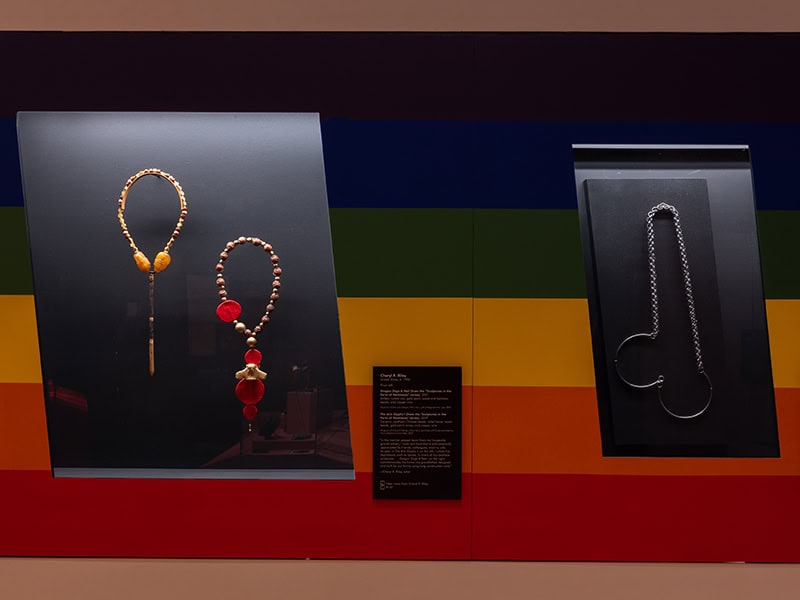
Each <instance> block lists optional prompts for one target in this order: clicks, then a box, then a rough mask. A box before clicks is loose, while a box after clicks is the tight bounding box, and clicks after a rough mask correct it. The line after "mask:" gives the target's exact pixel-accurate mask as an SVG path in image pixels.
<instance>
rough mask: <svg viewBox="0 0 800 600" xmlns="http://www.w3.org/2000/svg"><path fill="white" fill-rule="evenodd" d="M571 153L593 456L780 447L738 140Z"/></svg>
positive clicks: (716, 453)
mask: <svg viewBox="0 0 800 600" xmlns="http://www.w3.org/2000/svg"><path fill="white" fill-rule="evenodd" d="M573 156H574V158H575V184H576V191H577V196H578V214H579V220H580V232H581V239H582V244H583V258H584V270H585V274H586V291H587V298H588V307H589V320H590V324H591V333H592V352H593V358H594V375H595V383H596V389H597V403H598V413H599V417H600V423H599V425H600V434H601V440H602V449H603V455H604V456H675V457H693V456H697V457H705V456H708V457H754V458H756V457H775V456H779V455H780V449H779V444H778V432H777V416H776V412H775V397H774V388H773V384H772V371H771V361H770V355H769V340H768V332H767V323H766V307H765V303H764V292H763V285H762V280H761V263H760V257H759V248H758V234H757V226H756V218H755V210H754V204H755V203H754V198H753V187H752V175H751V167H750V156H749V150H748V148H747V147H743V146H631V145H629V146H598V145H586V146H573ZM670 207H671V208H670ZM673 209H674V210H673ZM676 217H677V218H676ZM656 254H657V255H658V260H656V259H655V256H656ZM647 322H650V328H649V329H650V330H649V331H644V332H642V329H643V324H644V323H647ZM635 332H640V333H635ZM654 334H655V335H654ZM701 342H702V345H701ZM712 380H713V389H712ZM712 392H713V403H712ZM649 399H651V400H652V401H650V400H649Z"/></svg>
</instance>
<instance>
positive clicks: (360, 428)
mask: <svg viewBox="0 0 800 600" xmlns="http://www.w3.org/2000/svg"><path fill="white" fill-rule="evenodd" d="M347 406H348V412H349V414H350V441H351V443H352V444H353V466H354V468H355V470H356V472H357V473H363V472H369V471H372V386H371V385H348V386H347ZM461 406H462V432H463V435H462V438H461V439H462V449H461V471H462V472H464V473H469V472H470V471H471V470H472V387H471V386H468V385H465V386H462V388H461Z"/></svg>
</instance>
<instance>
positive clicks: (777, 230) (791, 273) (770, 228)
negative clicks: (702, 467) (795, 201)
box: [758, 210, 800, 299]
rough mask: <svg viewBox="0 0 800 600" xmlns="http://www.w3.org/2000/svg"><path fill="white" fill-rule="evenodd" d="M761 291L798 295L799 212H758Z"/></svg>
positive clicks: (774, 295)
mask: <svg viewBox="0 0 800 600" xmlns="http://www.w3.org/2000/svg"><path fill="white" fill-rule="evenodd" d="M758 236H759V244H760V245H761V269H762V273H763V276H764V294H765V295H766V297H767V298H772V299H794V298H800V211H796V210H760V211H758Z"/></svg>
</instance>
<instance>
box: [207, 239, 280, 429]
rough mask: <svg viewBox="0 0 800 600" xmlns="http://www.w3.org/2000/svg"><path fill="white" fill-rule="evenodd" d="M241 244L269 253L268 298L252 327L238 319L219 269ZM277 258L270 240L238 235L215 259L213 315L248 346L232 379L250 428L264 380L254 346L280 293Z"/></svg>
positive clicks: (235, 304)
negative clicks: (243, 338) (216, 297)
mask: <svg viewBox="0 0 800 600" xmlns="http://www.w3.org/2000/svg"><path fill="white" fill-rule="evenodd" d="M244 244H252V245H253V246H255V247H256V248H262V249H263V250H264V252H265V253H267V254H268V255H269V259H270V262H271V263H272V289H271V292H270V296H269V302H268V303H267V305H266V309H265V311H264V314H263V315H262V316H261V319H260V321H259V323H258V325H256V326H255V327H253V328H252V329H251V328H249V327H248V326H247V325H245V324H244V322H242V321H239V320H238V319H239V317H240V316H241V314H242V307H241V305H240V304H239V303H238V302H236V301H235V300H230V299H229V298H228V290H227V289H226V288H225V278H224V277H223V273H224V271H225V261H226V260H227V259H228V256H229V253H230V252H232V251H233V250H234V248H236V247H237V246H241V245H244ZM279 261H280V259H279V258H278V255H277V254H275V251H274V250H273V248H272V244H268V243H267V242H264V241H263V240H261V239H259V238H257V237H239V238H237V239H235V240H232V241H230V242H228V243H227V244H225V249H224V250H223V251H222V252H220V255H219V262H218V263H217V266H216V276H217V280H216V283H217V287H218V288H219V292H218V294H219V298H220V303H219V306H217V316H218V317H219V318H220V320H222V321H224V322H225V323H233V328H234V330H235V331H236V332H237V333H241V334H242V335H244V336H245V337H246V338H247V339H246V344H247V347H248V350H247V351H246V352H245V353H244V363H245V365H244V369H242V370H240V371H237V372H236V379H238V380H239V383H237V384H236V390H235V391H236V397H237V398H238V399H239V400H240V401H241V402H242V404H244V408H243V409H242V413H243V414H244V417H245V419H247V421H248V428H249V429H250V430H251V431H252V427H253V425H252V422H253V420H254V419H255V418H256V415H257V414H258V408H256V404H258V403H259V402H260V401H261V399H262V398H263V397H264V383H263V382H264V380H265V379H266V378H267V374H266V373H265V372H264V371H262V370H261V369H260V368H259V367H260V366H261V358H262V357H261V352H259V351H258V350H256V349H255V345H256V343H257V341H258V340H257V339H256V336H258V334H259V333H261V332H262V330H263V329H264V327H266V326H267V325H268V324H269V320H270V314H271V313H272V311H274V310H275V303H276V302H277V301H278V298H279V297H280V296H279V294H278V290H279V289H280V287H281V273H282V272H283V271H282V269H281V267H280V266H279V265H278V262H279Z"/></svg>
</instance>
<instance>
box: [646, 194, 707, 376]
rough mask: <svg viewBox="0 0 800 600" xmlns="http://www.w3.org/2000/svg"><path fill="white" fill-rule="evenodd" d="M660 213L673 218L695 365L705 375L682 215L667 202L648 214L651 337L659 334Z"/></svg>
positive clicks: (655, 207)
mask: <svg viewBox="0 0 800 600" xmlns="http://www.w3.org/2000/svg"><path fill="white" fill-rule="evenodd" d="M659 212H666V213H669V214H670V215H671V216H672V222H673V224H674V226H675V238H676V239H677V241H678V252H679V254H680V261H681V270H682V272H683V287H684V293H685V295H686V304H687V307H688V309H689V325H690V327H691V329H692V344H693V345H694V356H695V364H696V365H697V370H698V372H700V373H703V372H704V371H705V367H704V366H703V353H702V350H701V349H700V331H699V328H698V326H697V313H696V311H695V306H694V294H693V293H692V277H691V273H690V271H689V259H688V258H687V257H686V244H685V242H684V240H683V230H682V229H681V220H680V215H679V214H678V209H677V208H675V207H674V206H672V205H671V204H667V203H665V202H661V203H660V204H657V205H656V206H654V207H653V208H651V209H650V211H649V212H648V213H647V262H648V265H649V269H650V307H651V311H652V319H653V330H652V331H651V333H650V337H651V338H653V339H655V337H656V336H657V335H658V333H659V319H658V283H657V275H656V241H655V230H654V227H653V218H654V217H655V216H656V214H657V213H659Z"/></svg>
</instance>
